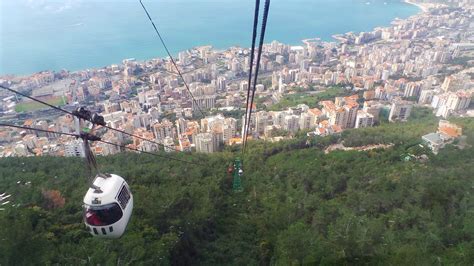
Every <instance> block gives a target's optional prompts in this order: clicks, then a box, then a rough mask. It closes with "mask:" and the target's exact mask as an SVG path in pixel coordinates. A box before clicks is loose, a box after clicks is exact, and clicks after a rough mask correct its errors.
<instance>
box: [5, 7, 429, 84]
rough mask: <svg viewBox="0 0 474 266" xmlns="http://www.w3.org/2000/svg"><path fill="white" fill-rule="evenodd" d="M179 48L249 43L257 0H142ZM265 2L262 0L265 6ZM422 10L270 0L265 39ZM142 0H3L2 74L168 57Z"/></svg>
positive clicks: (326, 34)
mask: <svg viewBox="0 0 474 266" xmlns="http://www.w3.org/2000/svg"><path fill="white" fill-rule="evenodd" d="M143 3H144V4H145V5H146V6H147V7H148V9H149V12H150V14H151V16H152V18H153V19H154V21H155V23H156V26H157V27H158V29H159V30H160V31H161V33H162V35H163V38H164V39H165V41H166V43H167V45H168V47H169V48H170V50H171V52H172V53H173V54H176V53H178V52H180V51H183V50H186V49H189V48H192V47H195V46H201V45H212V46H213V47H215V48H217V49H225V48H228V47H231V46H236V45H238V46H241V47H249V46H250V41H251V35H252V25H253V12H254V5H255V1H254V0H143ZM263 3H264V0H261V7H262V9H263ZM418 12H420V10H419V8H418V7H416V6H413V5H410V4H407V3H405V2H403V1H400V0H272V1H271V7H270V13H269V20H268V24H267V35H266V38H265V40H266V42H271V41H272V40H278V41H280V42H283V43H287V44H292V45H300V44H302V43H301V40H303V39H307V38H321V39H322V40H324V41H334V40H333V39H332V37H331V36H332V35H334V34H339V33H346V32H349V31H353V32H361V31H370V30H372V29H374V28H375V27H378V26H388V25H390V23H391V22H392V21H393V20H394V19H395V18H407V17H409V16H412V15H415V14H416V13H418ZM164 56H165V50H164V49H163V47H162V46H161V44H160V43H159V40H158V38H157V36H156V35H155V33H154V30H153V28H152V26H151V24H150V22H149V21H148V19H147V17H146V14H145V13H144V11H143V9H142V7H141V5H140V3H139V0H0V75H6V74H14V75H27V74H31V73H34V72H38V71H43V70H55V71H58V70H62V69H67V70H70V71H75V70H81V69H87V68H97V67H104V66H108V65H111V64H117V63H120V62H122V60H123V59H127V58H135V59H137V60H145V59H151V58H155V57H164Z"/></svg>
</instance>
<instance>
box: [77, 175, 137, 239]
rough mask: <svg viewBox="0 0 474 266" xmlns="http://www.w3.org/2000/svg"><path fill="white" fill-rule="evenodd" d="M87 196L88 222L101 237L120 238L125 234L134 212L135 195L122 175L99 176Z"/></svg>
mask: <svg viewBox="0 0 474 266" xmlns="http://www.w3.org/2000/svg"><path fill="white" fill-rule="evenodd" d="M93 184H94V186H96V187H97V188H99V189H94V188H89V190H88V191H87V193H86V196H85V197H84V223H85V224H86V227H87V229H88V230H89V232H90V233H91V234H92V235H93V236H95V237H100V238H119V237H121V236H122V235H123V233H124V232H125V228H126V227H127V224H128V221H129V220H130V216H131V215H132V210H133V195H132V193H131V192H130V188H129V186H128V184H127V182H125V180H124V179H123V178H122V177H120V176H118V175H114V174H111V175H97V176H96V178H95V179H94V182H93Z"/></svg>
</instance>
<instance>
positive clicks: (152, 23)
mask: <svg viewBox="0 0 474 266" xmlns="http://www.w3.org/2000/svg"><path fill="white" fill-rule="evenodd" d="M140 4H141V6H142V8H143V10H144V11H145V13H146V15H147V17H148V19H149V20H150V22H151V25H152V26H153V28H154V29H155V32H156V34H157V35H158V38H159V39H160V41H161V44H162V45H163V47H164V48H165V50H166V53H167V54H168V56H169V57H170V61H171V63H172V64H173V66H174V67H175V69H176V72H178V75H179V76H180V77H181V79H182V80H183V83H184V86H185V87H186V89H187V91H188V92H189V94H190V95H191V98H192V100H193V102H194V104H196V106H197V108H198V110H199V112H200V113H201V114H202V116H204V117H205V115H204V112H203V111H202V109H201V107H200V106H199V104H198V102H197V101H196V99H195V98H194V95H193V93H192V92H191V89H190V88H189V86H188V83H187V82H186V80H184V77H183V74H182V73H181V71H180V70H179V67H178V65H177V64H176V62H175V60H174V58H173V56H172V55H171V53H170V51H169V49H168V46H167V45H166V43H165V41H164V40H163V37H161V34H160V32H159V31H158V28H157V27H156V25H155V22H153V19H152V18H151V16H150V13H148V10H147V9H146V7H145V5H144V4H143V2H142V0H140Z"/></svg>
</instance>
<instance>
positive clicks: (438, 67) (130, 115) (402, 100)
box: [0, 1, 474, 157]
mask: <svg viewBox="0 0 474 266" xmlns="http://www.w3.org/2000/svg"><path fill="white" fill-rule="evenodd" d="M453 3H455V5H456V7H447V6H445V5H443V4H440V3H431V4H424V5H423V3H420V4H422V5H423V6H424V7H426V8H427V10H426V11H425V12H423V13H420V14H418V15H416V16H413V17H411V18H409V19H406V20H395V21H394V22H393V23H392V25H391V26H390V27H386V28H376V29H374V30H373V31H372V32H362V33H358V34H356V33H346V34H341V35H337V36H334V37H335V38H336V39H337V40H338V42H323V41H320V40H318V39H309V40H304V41H303V45H302V46H290V45H285V44H283V43H279V42H277V41H273V42H271V43H269V44H266V45H264V54H263V57H262V62H261V68H260V70H261V75H260V76H261V80H260V81H259V84H256V94H257V96H256V97H257V98H258V99H257V101H258V102H257V103H256V104H255V108H254V113H253V114H252V118H251V121H250V125H251V131H250V133H251V135H252V138H254V139H271V138H273V137H275V136H281V135H287V136H291V135H294V134H295V133H296V132H298V131H300V130H304V131H307V132H309V133H308V135H316V136H326V135H330V134H338V133H341V132H342V131H343V130H346V129H350V128H363V127H371V126H374V125H377V124H378V123H379V122H380V120H382V119H387V120H388V121H390V122H394V123H397V122H403V121H406V120H407V119H409V117H410V114H411V111H412V109H413V108H414V107H415V106H426V107H430V108H432V110H433V112H434V113H435V114H436V115H437V116H439V117H443V118H448V117H452V116H471V117H472V116H474V110H473V109H474V108H473V104H472V95H473V93H474V19H473V16H474V15H473V14H474V7H473V5H472V4H471V3H469V1H454V2H453ZM177 59H178V60H177V63H178V66H179V67H180V68H181V69H182V72H183V73H184V79H185V81H186V83H187V84H189V88H190V90H191V92H192V94H193V96H194V98H195V101H193V99H192V97H191V95H190V94H189V92H188V91H187V89H186V87H185V86H184V83H183V81H182V80H180V78H179V77H178V75H177V74H176V73H175V69H174V68H173V66H172V64H171V62H170V61H169V60H168V59H160V58H157V59H152V60H148V61H145V62H138V61H136V60H134V59H127V60H124V61H123V62H122V64H120V65H111V66H108V67H105V68H102V69H87V70H83V71H76V72H67V71H61V72H49V71H44V72H40V73H36V74H34V75H31V76H28V77H10V76H8V77H3V78H2V79H0V84H2V85H4V86H8V87H12V88H13V89H16V90H19V91H22V92H27V93H31V95H32V96H33V97H37V98H39V99H42V100H45V101H48V102H50V103H52V104H55V105H64V108H66V109H68V110H72V109H74V108H77V107H78V106H87V107H88V108H89V109H91V110H93V111H98V112H100V114H101V115H103V116H104V118H105V121H106V123H107V125H108V126H110V127H113V128H117V129H120V130H124V131H126V132H127V133H130V134H133V135H137V136H140V137H141V138H144V139H149V140H153V141H154V142H157V143H160V144H162V145H164V146H165V148H163V147H160V146H158V145H156V144H153V143H151V142H147V141H144V140H142V139H132V138H130V137H128V136H126V135H124V134H120V133H117V132H112V131H107V130H105V129H99V130H98V132H97V133H98V134H100V135H101V136H102V138H103V139H106V140H108V141H110V142H114V143H118V144H121V145H128V147H131V148H134V149H139V150H143V151H149V152H153V151H158V150H165V151H166V152H173V151H175V150H181V151H192V150H196V151H198V152H205V153H212V152H216V151H219V150H220V149H222V147H223V146H224V145H233V144H236V143H239V141H238V139H239V138H240V137H241V134H242V128H241V126H242V115H244V112H243V110H244V109H245V100H246V92H247V88H248V83H247V78H246V76H247V72H246V71H247V69H249V49H245V48H240V47H232V48H229V49H227V50H225V51H216V50H214V49H213V48H212V47H210V46H203V47H197V48H194V49H191V50H188V51H183V52H181V53H179V55H178V57H177ZM332 87H337V88H342V93H341V95H340V96H338V97H334V98H333V99H328V100H324V101H320V102H317V103H314V104H312V105H306V104H299V105H295V106H285V108H282V109H281V110H271V109H269V108H268V107H271V106H273V105H275V104H278V103H281V102H282V101H284V100H285V99H286V97H287V96H291V95H300V94H304V95H301V97H311V96H312V95H317V94H318V93H323V92H325V91H327V90H330V89H331V88H332ZM37 108H38V107H37V106H35V104H33V103H32V102H28V101H27V99H21V98H19V97H18V96H17V95H12V94H9V93H6V92H5V91H0V115H1V119H2V121H10V122H14V123H20V124H23V125H25V126H28V127H32V128H41V129H43V130H50V131H61V132H68V133H69V132H70V133H73V132H75V131H76V126H75V121H74V119H73V118H72V117H70V116H68V115H64V114H60V113H58V112H56V111H54V110H50V109H47V108H46V109H40V110H37ZM32 110H34V111H32ZM200 110H203V112H204V113H205V116H204V117H203V116H202V115H201V114H200ZM24 118H27V120H26V121H25V120H24ZM437 136H438V135H437ZM424 139H425V141H427V142H430V143H433V144H432V145H436V143H437V142H439V141H440V140H438V138H437V137H435V136H434V135H433V136H425V137H424ZM0 145H1V146H0V157H8V156H33V155H38V156H39V155H64V156H83V153H84V151H83V148H82V146H81V145H80V141H77V140H76V139H74V138H72V137H71V138H69V137H64V136H62V137H60V136H56V135H55V134H53V133H51V134H47V133H38V132H34V131H32V130H16V129H9V128H3V127H2V128H1V129H0ZM93 151H94V152H96V153H97V154H99V155H109V154H114V153H117V152H120V150H119V149H118V148H117V147H113V146H110V145H106V144H102V143H100V144H94V145H93Z"/></svg>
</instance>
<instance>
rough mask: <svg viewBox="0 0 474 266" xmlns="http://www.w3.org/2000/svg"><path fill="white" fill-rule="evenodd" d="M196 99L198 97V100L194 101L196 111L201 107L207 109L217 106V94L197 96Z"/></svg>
mask: <svg viewBox="0 0 474 266" xmlns="http://www.w3.org/2000/svg"><path fill="white" fill-rule="evenodd" d="M195 99H196V102H194V101H193V111H194V112H196V111H198V110H199V108H200V109H204V110H206V109H213V108H214V107H215V106H216V96H214V95H204V96H197V97H195ZM196 103H197V105H196ZM198 106H199V108H198Z"/></svg>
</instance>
